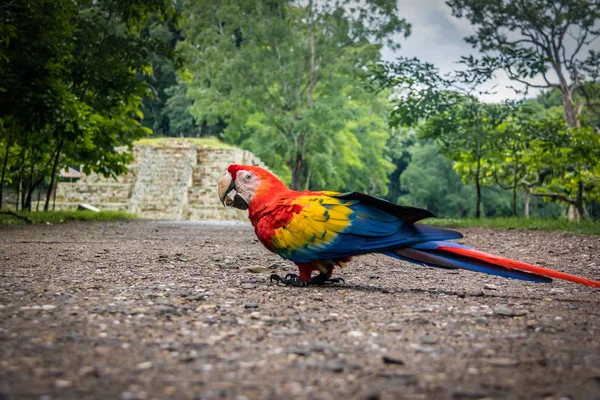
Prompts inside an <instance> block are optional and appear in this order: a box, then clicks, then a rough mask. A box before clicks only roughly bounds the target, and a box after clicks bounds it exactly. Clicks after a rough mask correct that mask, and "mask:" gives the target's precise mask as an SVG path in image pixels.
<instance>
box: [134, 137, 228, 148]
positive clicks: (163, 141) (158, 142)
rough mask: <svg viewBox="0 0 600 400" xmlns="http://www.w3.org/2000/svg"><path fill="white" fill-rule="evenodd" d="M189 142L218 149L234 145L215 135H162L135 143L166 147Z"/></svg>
mask: <svg viewBox="0 0 600 400" xmlns="http://www.w3.org/2000/svg"><path fill="white" fill-rule="evenodd" d="M183 143H189V144H191V145H197V146H207V147H213V148H217V149H231V148H233V146H231V145H229V144H227V143H223V142H222V141H220V140H219V139H218V138H216V137H214V136H208V137H202V138H171V137H162V138H145V139H140V140H138V141H136V142H135V143H134V144H136V145H141V146H152V147H165V146H172V145H177V144H180V145H181V144H183Z"/></svg>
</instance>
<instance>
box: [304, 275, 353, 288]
mask: <svg viewBox="0 0 600 400" xmlns="http://www.w3.org/2000/svg"><path fill="white" fill-rule="evenodd" d="M309 283H310V284H311V285H324V284H326V283H346V281H345V280H344V279H343V278H332V277H331V276H329V275H326V274H319V275H317V276H313V277H312V278H310V282H309Z"/></svg>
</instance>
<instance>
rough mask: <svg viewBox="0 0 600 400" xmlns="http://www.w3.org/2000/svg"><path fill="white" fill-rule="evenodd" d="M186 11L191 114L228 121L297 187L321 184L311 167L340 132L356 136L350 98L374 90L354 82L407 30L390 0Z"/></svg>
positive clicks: (190, 7)
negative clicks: (351, 127)
mask: <svg viewBox="0 0 600 400" xmlns="http://www.w3.org/2000/svg"><path fill="white" fill-rule="evenodd" d="M185 9H186V10H187V16H188V17H189V21H188V23H187V24H186V26H185V27H184V34H185V36H186V40H185V41H184V43H183V44H182V46H181V48H182V49H183V50H184V51H185V53H186V54H187V56H188V59H189V60H190V62H191V64H190V67H189V69H190V71H191V72H192V73H193V75H194V77H193V80H192V82H191V84H190V89H189V95H190V97H193V98H194V104H193V105H192V108H191V112H192V114H193V116H194V117H196V119H197V120H199V121H207V123H209V124H212V123H215V122H217V121H218V120H219V119H221V120H224V121H225V123H226V124H227V128H226V130H225V133H224V135H225V137H226V138H227V140H229V141H232V142H234V143H246V145H248V146H251V147H250V149H251V150H253V151H254V152H257V153H258V154H259V155H261V153H262V156H261V158H264V159H265V160H266V161H267V162H268V163H269V165H272V166H275V167H276V168H277V169H278V172H280V173H283V174H284V175H285V174H289V175H290V176H291V187H292V188H294V189H299V188H301V187H303V186H306V185H305V183H306V182H314V180H315V176H314V174H315V172H316V171H315V170H314V169H311V168H310V165H316V163H315V162H314V161H313V160H316V159H317V158H319V157H320V159H321V162H320V164H321V165H323V163H322V161H323V160H322V158H323V157H321V156H322V155H324V154H327V153H329V154H334V153H337V151H336V149H335V147H332V146H335V145H338V144H339V142H340V140H339V136H340V134H341V135H342V136H343V135H345V136H346V137H347V138H348V137H349V135H354V134H353V133H352V132H350V133H349V132H348V131H346V132H345V133H344V132H343V131H344V130H345V129H346V128H347V120H348V119H349V118H350V117H351V116H352V115H353V113H354V106H353V105H352V104H351V101H350V100H351V99H350V98H349V96H352V99H356V97H355V96H362V99H363V100H361V101H370V100H371V99H373V98H374V95H373V94H369V93H367V92H365V91H363V90H361V89H360V88H357V90H354V91H353V90H350V89H349V88H354V87H357V86H358V85H359V84H360V81H361V79H362V78H363V77H364V76H365V74H366V72H365V70H366V68H367V67H368V66H369V65H370V64H373V63H374V62H376V61H378V60H379V58H380V53H379V49H380V47H381V45H382V44H384V43H385V44H388V45H390V46H391V47H392V48H397V44H395V43H394V41H393V37H394V35H396V34H398V33H400V34H405V35H407V34H408V33H409V32H410V26H409V25H408V24H407V23H406V22H405V21H404V20H402V19H399V18H398V17H397V16H396V11H397V10H396V2H394V1H391V0H386V1H366V2H341V1H336V2H313V1H312V0H309V1H308V2H306V3H304V4H302V5H297V4H295V3H292V2H291V1H286V0H279V1H258V2H256V1H237V0H236V1H233V0H228V1H209V2H208V3H207V2H206V1H192V0H190V1H187V2H186V5H185ZM251 135H256V136H257V137H260V138H261V139H262V140H261V141H258V140H254V139H252V138H249V136H251ZM350 139H352V138H350ZM355 139H356V138H354V139H352V140H355ZM356 140H358V139H356ZM355 147H356V146H355ZM356 148H357V147H356ZM267 151H269V152H275V151H276V152H277V154H271V157H269V154H266V153H267ZM334 157H335V155H334ZM329 161H331V162H330V163H329V164H331V165H332V162H333V161H335V160H329ZM272 163H279V164H272ZM282 164H283V165H282ZM281 167H283V168H281ZM309 171H311V172H310V173H309ZM327 179H328V183H330V182H333V181H335V180H336V179H337V178H336V177H335V176H334V175H330V177H328V178H327Z"/></svg>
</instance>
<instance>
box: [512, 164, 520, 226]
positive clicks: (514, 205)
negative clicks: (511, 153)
mask: <svg viewBox="0 0 600 400" xmlns="http://www.w3.org/2000/svg"><path fill="white" fill-rule="evenodd" d="M518 169H519V161H518V159H517V161H516V162H515V170H514V172H513V187H512V212H513V217H516V216H517V170H518Z"/></svg>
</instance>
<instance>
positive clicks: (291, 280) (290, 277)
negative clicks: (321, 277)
mask: <svg viewBox="0 0 600 400" xmlns="http://www.w3.org/2000/svg"><path fill="white" fill-rule="evenodd" d="M269 280H270V281H271V282H273V281H276V282H281V283H283V284H284V285H288V286H306V285H307V283H306V282H304V281H302V280H300V277H299V276H298V275H296V274H287V275H286V276H285V278H282V277H280V276H279V275H277V274H271V276H270V277H269Z"/></svg>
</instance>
